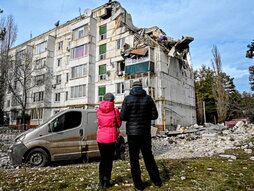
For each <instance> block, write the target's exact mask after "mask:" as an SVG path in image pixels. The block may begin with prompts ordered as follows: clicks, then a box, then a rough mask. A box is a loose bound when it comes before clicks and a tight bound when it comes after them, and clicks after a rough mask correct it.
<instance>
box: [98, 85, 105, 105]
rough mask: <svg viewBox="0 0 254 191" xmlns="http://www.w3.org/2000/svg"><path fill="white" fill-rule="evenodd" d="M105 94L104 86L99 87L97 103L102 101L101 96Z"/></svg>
mask: <svg viewBox="0 0 254 191" xmlns="http://www.w3.org/2000/svg"><path fill="white" fill-rule="evenodd" d="M105 93H106V86H99V87H98V97H99V101H102V99H103V96H104V95H105Z"/></svg>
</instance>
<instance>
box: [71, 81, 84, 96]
mask: <svg viewBox="0 0 254 191" xmlns="http://www.w3.org/2000/svg"><path fill="white" fill-rule="evenodd" d="M81 97H86V84H81V85H77V86H71V97H70V98H71V99H76V98H81Z"/></svg>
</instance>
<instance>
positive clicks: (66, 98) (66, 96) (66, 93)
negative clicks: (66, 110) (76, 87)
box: [65, 92, 68, 100]
mask: <svg viewBox="0 0 254 191" xmlns="http://www.w3.org/2000/svg"><path fill="white" fill-rule="evenodd" d="M65 100H68V92H65Z"/></svg>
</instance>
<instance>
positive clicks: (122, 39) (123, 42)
mask: <svg viewBox="0 0 254 191" xmlns="http://www.w3.org/2000/svg"><path fill="white" fill-rule="evenodd" d="M124 44H125V38H121V39H118V40H117V49H122V48H123V45H124Z"/></svg>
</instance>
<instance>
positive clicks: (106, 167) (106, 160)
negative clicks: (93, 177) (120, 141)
mask: <svg viewBox="0 0 254 191" xmlns="http://www.w3.org/2000/svg"><path fill="white" fill-rule="evenodd" d="M98 145H99V150H100V155H101V160H100V165H99V178H100V181H104V180H106V181H109V180H110V178H111V171H112V165H113V159H114V152H115V143H98Z"/></svg>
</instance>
